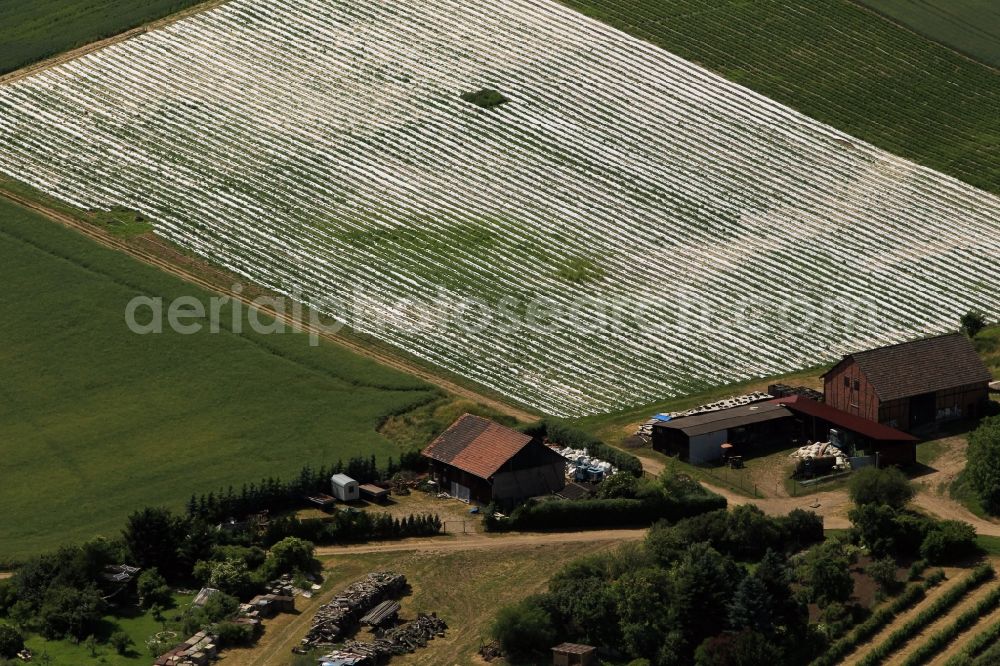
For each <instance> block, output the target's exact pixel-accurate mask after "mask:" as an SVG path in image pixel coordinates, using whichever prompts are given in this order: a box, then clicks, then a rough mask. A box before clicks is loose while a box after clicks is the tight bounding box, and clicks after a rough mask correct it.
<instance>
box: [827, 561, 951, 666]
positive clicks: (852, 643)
mask: <svg viewBox="0 0 1000 666" xmlns="http://www.w3.org/2000/svg"><path fill="white" fill-rule="evenodd" d="M943 580H944V572H943V571H941V570H940V569H939V570H937V571H935V572H934V573H932V574H931V575H929V576H928V577H927V579H926V580H925V581H923V582H922V583H914V584H912V585H910V586H908V587H907V588H906V589H905V590H904V591H903V593H902V594H900V595H899V596H898V597H896V598H895V599H894V600H893V601H892V603H890V604H889V605H888V606H885V607H884V608H880V609H878V610H877V611H875V612H874V613H872V614H871V615H870V616H869V617H868V619H867V620H865V621H864V622H862V623H861V624H859V625H858V626H856V627H855V628H854V629H853V630H852V631H851V632H850V633H849V634H847V635H846V636H844V637H843V638H841V639H840V640H838V641H837V642H835V643H834V644H833V645H831V646H830V647H829V649H827V651H826V652H824V653H823V654H822V655H820V656H819V658H817V659H815V660H813V662H812V664H810V666H835V665H836V664H839V663H840V662H841V661H842V660H843V659H844V657H846V656H847V655H849V654H850V653H851V652H853V651H854V649H855V648H856V647H857V646H858V645H860V644H861V643H863V642H864V641H866V640H868V639H869V638H871V637H872V636H874V635H875V634H877V633H878V632H880V631H881V630H882V629H883V628H884V627H886V626H888V625H889V623H890V622H892V621H893V619H895V618H896V616H897V615H899V614H900V613H903V612H904V611H907V610H909V609H910V608H912V607H913V606H915V605H917V604H918V603H920V602H921V601H923V600H924V597H926V596H927V591H928V590H930V589H931V588H933V587H934V586H936V585H938V584H939V583H940V582H941V581H943Z"/></svg>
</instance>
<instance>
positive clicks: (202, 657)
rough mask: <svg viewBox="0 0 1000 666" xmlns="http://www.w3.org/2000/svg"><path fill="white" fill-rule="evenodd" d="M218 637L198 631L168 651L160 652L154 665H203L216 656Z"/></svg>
mask: <svg viewBox="0 0 1000 666" xmlns="http://www.w3.org/2000/svg"><path fill="white" fill-rule="evenodd" d="M218 640H219V637H218V636H214V635H212V634H210V633H208V632H207V631H199V632H198V633H197V634H195V635H194V636H192V637H191V638H189V639H187V640H186V641H184V642H183V643H181V644H180V645H178V646H177V647H175V648H174V649H173V650H171V651H170V652H167V653H166V654H162V655H160V656H159V657H157V659H156V661H155V662H153V664H154V666H205V664H207V663H209V662H210V661H212V660H213V659H215V658H216V657H217V656H218V649H217V648H216V644H217V643H218Z"/></svg>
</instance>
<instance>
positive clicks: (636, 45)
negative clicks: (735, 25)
mask: <svg viewBox="0 0 1000 666" xmlns="http://www.w3.org/2000/svg"><path fill="white" fill-rule="evenodd" d="M480 89H494V90H497V91H499V92H500V93H502V94H503V95H504V96H505V97H506V98H507V99H508V100H509V101H508V102H507V103H506V104H503V105H501V106H497V107H494V108H489V109H486V108H481V107H479V106H476V105H474V104H471V103H469V102H465V101H463V100H462V99H461V95H462V93H467V92H472V91H476V90H480ZM0 171H2V172H3V173H6V174H8V175H10V176H12V177H14V178H17V179H19V180H22V181H24V182H26V183H29V184H31V185H33V186H35V187H37V188H40V189H42V190H44V191H46V192H48V193H50V194H52V195H54V196H57V197H59V198H61V199H63V200H65V201H67V202H69V203H72V204H74V205H77V206H80V207H83V208H88V209H90V208H109V207H111V206H125V207H127V208H132V209H136V210H139V211H141V212H142V213H143V214H145V215H146V216H147V217H148V218H150V219H151V220H153V221H154V224H155V227H156V230H157V232H158V233H160V234H161V235H163V236H165V237H167V238H169V239H171V240H173V241H174V242H176V243H178V244H180V245H182V246H185V247H187V248H190V249H191V250H193V251H195V252H198V253H201V254H203V255H205V256H207V257H210V258H211V259H212V260H214V261H216V262H219V263H221V264H223V265H225V266H228V267H230V268H231V269H232V270H234V271H236V272H237V273H239V274H241V275H243V276H245V277H246V278H249V279H252V280H254V281H256V282H258V283H261V284H264V285H267V286H269V287H271V288H273V289H275V290H277V291H279V292H282V293H289V294H291V293H296V294H301V296H302V298H304V299H305V300H308V301H310V302H313V303H319V302H326V301H325V299H331V298H332V299H335V300H337V301H338V302H339V301H348V302H351V303H354V304H358V303H360V304H362V305H364V306H365V307H367V313H366V314H361V315H357V316H355V317H353V319H352V323H353V324H354V325H355V326H356V327H357V328H359V329H360V330H362V331H365V332H368V333H371V334H373V335H375V336H377V337H379V338H381V339H383V340H385V341H387V342H389V343H392V344H394V345H396V346H398V347H400V348H402V349H404V350H406V351H407V352H409V353H411V354H413V355H416V356H419V357H421V358H423V359H426V360H428V361H430V362H432V363H435V364H438V365H440V366H442V367H444V368H447V369H448V370H450V371H453V372H455V373H457V374H459V375H463V376H465V377H468V378H471V379H474V380H476V381H478V382H481V383H482V384H484V385H486V386H488V387H491V388H493V389H495V390H497V391H499V392H502V393H504V394H506V395H509V396H512V397H513V398H516V399H517V400H519V401H521V402H523V403H526V404H528V405H532V406H534V407H537V408H538V409H540V410H542V411H544V412H548V413H551V414H556V415H581V414H588V413H595V412H601V411H609V410H614V409H617V408H621V407H624V406H628V405H634V404H640V403H646V402H650V401H652V400H654V399H657V398H662V397H666V396H669V395H673V394H677V393H680V392H683V391H690V390H693V389H696V388H698V387H702V386H705V385H709V384H718V383H724V382H732V381H735V380H739V379H744V378H749V377H754V376H763V375H769V374H774V373H778V372H782V371H786V370H791V369H794V368H799V367H803V366H808V365H811V364H815V363H818V362H820V361H824V360H827V359H830V358H833V357H835V356H837V355H838V354H840V353H842V352H844V351H847V350H853V349H857V348H861V347H867V346H871V345H874V344H878V343H890V342H896V341H900V340H903V339H907V338H911V337H914V336H917V335H921V334H927V333H932V332H938V331H943V330H948V329H953V328H955V327H956V326H957V320H958V317H959V315H960V314H962V313H964V312H965V311H967V310H969V309H970V308H978V309H981V310H983V311H985V312H986V313H987V314H990V315H1000V306H998V303H1000V280H998V279H997V277H996V266H997V262H998V258H1000V200H998V199H997V198H996V197H993V196H990V195H988V194H985V193H983V192H981V191H978V190H976V189H973V188H971V187H969V186H966V185H964V184H962V183H960V182H958V181H955V180H953V179H951V178H948V177H945V176H942V175H939V174H937V173H935V172H933V171H930V170H927V169H924V168H921V167H917V166H915V165H913V164H911V163H908V162H906V161H903V160H900V159H898V158H895V157H893V156H890V155H888V154H885V153H883V152H881V151H878V150H876V149H874V148H872V147H870V146H867V145H865V144H862V143H860V142H858V141H854V140H852V139H851V138H850V137H848V136H846V135H843V134H841V133H839V132H837V131H835V130H832V129H830V128H828V127H826V126H823V125H821V124H819V123H816V122H814V121H812V120H810V119H808V118H805V117H803V116H801V115H799V114H797V113H795V112H793V111H791V110H789V109H787V108H785V107H782V106H780V105H778V104H775V103H773V102H771V101H769V100H767V99H766V98H763V97H761V96H759V95H756V94H754V93H751V92H749V91H748V90H746V89H744V88H741V87H739V86H736V85H734V84H731V83H728V82H726V81H725V80H723V79H720V78H719V77H718V76H715V75H713V74H711V73H709V72H707V71H705V70H704V69H702V68H700V67H698V66H696V65H694V64H691V63H689V62H685V61H683V60H681V59H679V58H676V57H674V56H672V55H671V54H669V53H665V52H663V51H661V50H658V49H656V48H654V47H652V46H649V45H647V44H645V43H643V42H640V41H638V40H636V39H633V38H630V37H628V36H626V35H624V34H622V33H619V32H617V31H615V30H613V29H611V28H609V27H606V26H603V25H602V24H600V23H597V22H595V21H593V20H590V19H588V18H585V17H583V16H581V15H578V14H576V13H574V12H572V11H571V10H568V9H566V8H564V7H562V6H560V5H558V4H556V3H555V2H550V1H548V0H490V1H489V2H485V1H484V0H473V1H471V2H470V1H468V0H285V1H282V2H274V1H273V0H232V1H231V2H229V3H226V4H224V5H222V6H220V7H218V8H216V9H212V10H209V11H206V12H203V13H200V14H198V15H195V16H193V17H191V18H188V19H185V20H183V21H180V22H178V23H174V24H172V25H170V26H169V27H167V28H164V29H161V30H157V31H153V32H150V33H147V34H145V35H142V36H140V37H137V38H134V39H130V40H128V41H125V42H122V43H119V44H116V45H113V46H110V47H108V48H105V49H103V50H101V51H98V52H95V53H93V54H90V55H87V56H84V57H82V58H79V59H77V60H75V61H71V62H68V63H66V64H63V65H60V66H57V67H54V68H52V69H49V70H46V71H43V72H41V73H39V74H37V75H35V76H33V77H30V78H27V79H23V80H21V81H18V82H16V83H13V84H10V85H8V86H5V87H3V88H0ZM581 297H586V298H587V299H590V300H589V301H584V302H582V303H581V300H580V299H581ZM463 299H466V300H467V299H478V300H477V302H478V303H479V305H478V306H476V307H474V308H472V310H470V311H469V312H467V313H466V316H465V317H464V319H462V318H458V319H462V320H463V321H464V322H465V324H466V325H461V323H462V322H461V321H459V320H458V319H455V318H451V319H449V320H448V321H445V319H446V317H445V316H444V315H443V314H442V311H443V309H444V307H445V304H456V303H461V302H463ZM405 303H409V304H410V306H411V307H409V308H404V307H399V306H400V304H405ZM428 303H430V304H433V307H434V308H436V309H433V310H432V315H431V316H424V317H423V318H422V319H421V321H417V322H411V323H412V324H413V325H400V322H399V321H390V322H388V323H386V322H376V321H374V319H375V318H376V315H378V314H385V313H387V312H389V313H394V312H395V313H402V316H403V317H407V316H409V317H417V315H416V314H414V313H415V312H416V311H417V310H418V308H417V306H418V305H420V304H428ZM598 304H600V306H601V307H606V306H608V304H610V305H611V306H612V312H611V316H610V317H608V318H607V320H601V319H600V318H597V317H594V316H590V315H592V314H593V313H592V309H593V308H595V307H597V306H598ZM330 307H333V306H330ZM485 308H489V309H490V310H491V311H492V312H493V315H492V319H490V318H489V316H488V315H486V314H485V313H486V309H485ZM498 308H499V310H498ZM526 309H530V313H526ZM581 311H585V314H581ZM526 314H532V315H533V316H530V317H528V316H525V315H526ZM534 315H537V316H534ZM435 317H436V319H435ZM581 319H582V320H583V321H584V322H585V323H586V324H587V325H583V326H582V325H581ZM427 320H429V321H427ZM421 324H423V325H421Z"/></svg>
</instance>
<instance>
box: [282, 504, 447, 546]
mask: <svg viewBox="0 0 1000 666" xmlns="http://www.w3.org/2000/svg"><path fill="white" fill-rule="evenodd" d="M442 526H443V523H442V522H441V518H440V517H438V516H437V515H436V514H434V515H432V514H429V513H427V514H411V515H409V516H406V517H405V518H399V517H394V516H392V515H390V514H388V513H374V512H369V511H337V512H336V513H335V514H333V515H332V516H327V517H324V518H305V519H299V518H296V517H294V516H283V517H281V518H277V519H275V520H273V521H271V523H270V524H269V525H268V527H267V532H266V533H265V534H264V537H263V543H264V545H265V546H270V545H271V544H274V543H277V542H278V541H281V540H282V539H284V538H286V537H290V536H293V537H298V538H299V539H305V540H306V541H311V542H313V543H314V544H317V545H320V546H324V545H328V544H335V543H338V544H339V543H350V542H359V541H375V540H382V539H402V538H405V537H418V536H434V535H437V534H440V533H441V528H442Z"/></svg>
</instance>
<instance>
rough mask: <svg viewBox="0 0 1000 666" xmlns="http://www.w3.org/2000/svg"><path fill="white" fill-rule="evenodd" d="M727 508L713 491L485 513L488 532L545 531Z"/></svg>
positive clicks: (538, 505) (546, 503)
mask: <svg viewBox="0 0 1000 666" xmlns="http://www.w3.org/2000/svg"><path fill="white" fill-rule="evenodd" d="M725 508H726V499H725V498H724V497H720V496H719V495H714V494H705V495H698V496H692V497H684V498H680V499H677V498H672V497H663V496H658V497H651V498H647V499H588V500H550V501H544V502H534V503H529V504H524V505H522V506H519V507H518V508H516V509H515V510H514V512H513V513H512V514H511V515H510V517H509V518H501V519H496V518H494V517H493V516H491V515H488V516H486V519H485V520H484V524H485V526H486V529H487V530H489V531H510V530H521V531H545V530H556V529H580V528H604V527H626V526H628V527H637V526H643V527H644V526H647V525H652V524H653V523H655V522H657V521H659V520H666V521H668V522H676V521H678V520H681V519H682V518H690V517H692V516H698V515H701V514H703V513H708V512H709V511H716V510H718V509H725Z"/></svg>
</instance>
